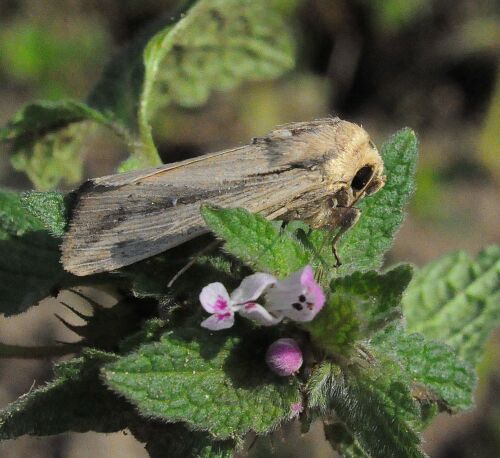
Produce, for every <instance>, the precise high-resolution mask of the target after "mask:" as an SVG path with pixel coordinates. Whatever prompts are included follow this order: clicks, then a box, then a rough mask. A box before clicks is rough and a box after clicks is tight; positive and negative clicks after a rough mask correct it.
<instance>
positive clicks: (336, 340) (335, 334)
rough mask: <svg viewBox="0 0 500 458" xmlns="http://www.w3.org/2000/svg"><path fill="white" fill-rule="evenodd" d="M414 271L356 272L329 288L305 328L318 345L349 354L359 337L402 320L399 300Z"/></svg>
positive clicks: (333, 282) (409, 268)
mask: <svg viewBox="0 0 500 458" xmlns="http://www.w3.org/2000/svg"><path fill="white" fill-rule="evenodd" d="M411 275H412V268H411V267H410V266H407V265H400V266H398V267H395V268H394V269H392V270H390V271H388V272H385V273H378V272H374V271H371V272H356V273H354V274H352V275H348V276H346V277H341V278H337V279H335V280H333V281H332V283H331V285H330V294H329V297H328V301H327V303H326V305H325V307H324V308H323V310H322V311H321V312H320V313H319V315H318V316H317V317H316V319H315V320H314V321H312V322H310V323H307V324H306V325H305V328H306V329H307V330H308V331H309V332H310V333H311V337H312V339H313V340H314V341H315V343H316V344H317V345H319V346H320V347H322V348H323V349H324V350H326V351H328V352H330V353H337V352H340V353H347V352H348V351H349V350H350V349H352V345H353V344H354V343H355V341H356V340H357V339H358V338H359V337H360V336H363V337H369V336H370V335H371V334H372V333H373V332H374V331H376V330H378V329H380V328H383V327H384V326H386V325H387V324H388V323H390V322H391V321H393V320H396V319H400V318H401V309H400V301H401V296H402V294H403V291H404V290H405V288H406V286H407V285H408V283H409V281H410V280H411Z"/></svg>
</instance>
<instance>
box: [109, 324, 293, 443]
mask: <svg viewBox="0 0 500 458" xmlns="http://www.w3.org/2000/svg"><path fill="white" fill-rule="evenodd" d="M221 334H222V335H221ZM224 334H226V333H218V334H217V333H216V335H213V333H212V334H211V333H209V332H207V331H205V330H202V329H189V328H185V329H183V330H178V331H175V332H168V333H166V334H164V335H163V337H162V339H161V341H160V342H158V343H153V344H147V345H143V346H141V347H140V348H139V349H138V350H137V351H136V352H134V353H132V354H130V355H128V356H126V357H123V358H120V359H119V360H118V361H116V362H114V363H111V364H108V365H107V366H105V368H104V370H103V378H104V380H105V382H106V384H107V385H108V386H109V387H110V388H112V389H113V390H115V391H117V392H118V393H120V394H122V395H124V396H125V397H126V398H127V399H129V400H130V401H131V402H133V403H134V404H135V405H136V406H137V408H138V410H139V412H140V413H141V414H142V415H146V416H154V417H157V418H161V419H163V420H164V421H167V422H176V421H185V422H187V423H188V425H189V426H190V428H192V429H195V430H206V431H209V432H210V433H211V434H212V435H214V436H215V437H216V438H218V439H225V438H228V437H233V436H235V435H240V434H244V433H246V432H248V431H250V430H253V431H255V432H257V433H265V432H268V431H269V430H271V429H273V428H274V427H276V426H277V425H278V424H279V423H280V422H281V421H283V420H286V419H288V418H289V416H290V413H291V412H290V407H291V404H292V403H294V402H297V401H298V399H299V391H298V385H297V382H296V380H295V379H294V378H288V379H285V380H282V379H281V380H278V377H276V376H273V375H272V374H271V373H270V372H269V370H268V369H267V367H266V365H265V363H264V353H265V350H266V346H265V344H267V343H266V342H262V340H265V339H264V336H263V337H262V338H261V339H256V338H253V336H250V338H249V342H247V345H245V343H244V342H243V341H242V340H241V339H240V338H238V337H229V336H227V335H224Z"/></svg>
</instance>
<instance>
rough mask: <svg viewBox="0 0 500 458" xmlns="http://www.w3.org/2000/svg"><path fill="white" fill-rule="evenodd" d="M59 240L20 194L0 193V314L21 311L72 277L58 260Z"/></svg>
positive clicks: (7, 314) (51, 292)
mask: <svg viewBox="0 0 500 458" xmlns="http://www.w3.org/2000/svg"><path fill="white" fill-rule="evenodd" d="M59 255H60V253H59V241H58V240H57V239H56V238H53V237H52V236H50V234H49V233H48V232H47V231H46V230H45V228H44V225H43V223H42V222H41V221H40V220H39V219H38V218H36V217H35V216H34V215H33V214H31V213H30V212H28V211H27V210H26V208H25V207H24V205H23V203H22V198H21V196H20V195H18V194H16V193H11V192H5V191H3V192H0V313H3V314H5V315H6V316H9V315H15V314H18V313H22V312H24V311H25V310H27V309H28V308H29V307H31V306H32V305H34V304H35V303H37V302H38V301H40V300H41V299H43V298H45V297H47V296H48V295H50V294H53V293H54V292H56V291H57V290H58V288H59V287H60V286H62V284H63V283H67V282H68V281H69V280H70V279H71V278H72V276H71V275H70V274H69V273H67V272H65V271H64V270H63V268H62V266H61V264H60V263H59Z"/></svg>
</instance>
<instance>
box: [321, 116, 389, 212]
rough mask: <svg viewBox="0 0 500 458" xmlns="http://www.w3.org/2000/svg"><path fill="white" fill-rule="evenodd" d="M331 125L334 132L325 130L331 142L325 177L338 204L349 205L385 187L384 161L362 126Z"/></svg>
mask: <svg viewBox="0 0 500 458" xmlns="http://www.w3.org/2000/svg"><path fill="white" fill-rule="evenodd" d="M332 127H333V128H334V129H332V131H331V132H329V133H327V132H325V135H327V134H329V136H330V138H331V142H330V147H329V148H328V149H327V150H326V154H325V162H324V164H323V169H324V177H325V180H326V182H327V186H329V187H330V189H331V190H332V192H333V193H334V195H335V197H336V199H337V203H338V205H340V206H345V207H348V206H350V205H352V204H353V203H354V202H356V201H357V200H359V199H360V198H362V197H363V196H365V195H372V194H375V193H376V192H377V191H378V190H379V189H380V188H382V186H384V184H385V176H384V174H383V173H384V163H383V161H382V157H381V156H380V154H379V152H378V150H377V147H376V146H375V144H374V143H373V141H372V140H371V139H370V136H369V135H368V133H367V132H366V131H365V130H364V129H363V128H362V127H361V126H358V125H357V124H353V123H350V122H347V121H340V122H339V123H338V124H337V125H336V126H332ZM325 146H326V145H325Z"/></svg>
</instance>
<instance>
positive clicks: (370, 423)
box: [308, 363, 425, 458]
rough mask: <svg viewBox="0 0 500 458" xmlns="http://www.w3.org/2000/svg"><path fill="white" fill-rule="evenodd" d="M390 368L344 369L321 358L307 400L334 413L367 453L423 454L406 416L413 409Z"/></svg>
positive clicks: (387, 455) (385, 456) (396, 456)
mask: <svg viewBox="0 0 500 458" xmlns="http://www.w3.org/2000/svg"><path fill="white" fill-rule="evenodd" d="M390 369H392V368H391V367H390V366H383V367H381V368H377V367H369V368H366V369H362V370H361V369H360V370H358V371H356V372H354V371H352V370H346V371H343V370H341V369H340V368H339V367H337V366H334V365H332V364H330V363H325V364H323V365H322V366H321V367H320V368H319V369H318V370H317V371H316V373H315V374H313V376H312V377H311V379H310V381H309V385H308V390H309V405H310V406H311V407H313V408H314V407H316V408H320V409H321V410H322V411H323V412H325V413H326V414H329V415H333V414H334V415H335V416H336V417H338V419H339V420H340V421H341V422H342V423H343V424H344V425H345V427H346V429H347V431H348V432H350V433H351V434H352V436H353V437H354V439H355V440H356V441H357V443H358V444H359V447H361V449H362V450H363V451H364V452H365V453H366V454H367V455H368V456H371V457H373V458H379V457H380V458H390V457H394V458H399V457H402V456H404V457H424V456H425V454H424V453H423V452H422V451H421V450H420V448H419V444H420V438H419V436H418V435H417V434H416V433H415V432H414V431H413V430H412V428H411V427H410V425H409V424H408V421H407V419H408V418H409V417H412V416H414V415H416V413H417V408H416V406H415V404H414V403H413V401H412V399H411V397H410V393H409V390H408V389H407V387H406V385H405V384H404V383H403V382H401V381H399V380H397V379H392V377H391V375H392V371H391V370H390Z"/></svg>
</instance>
